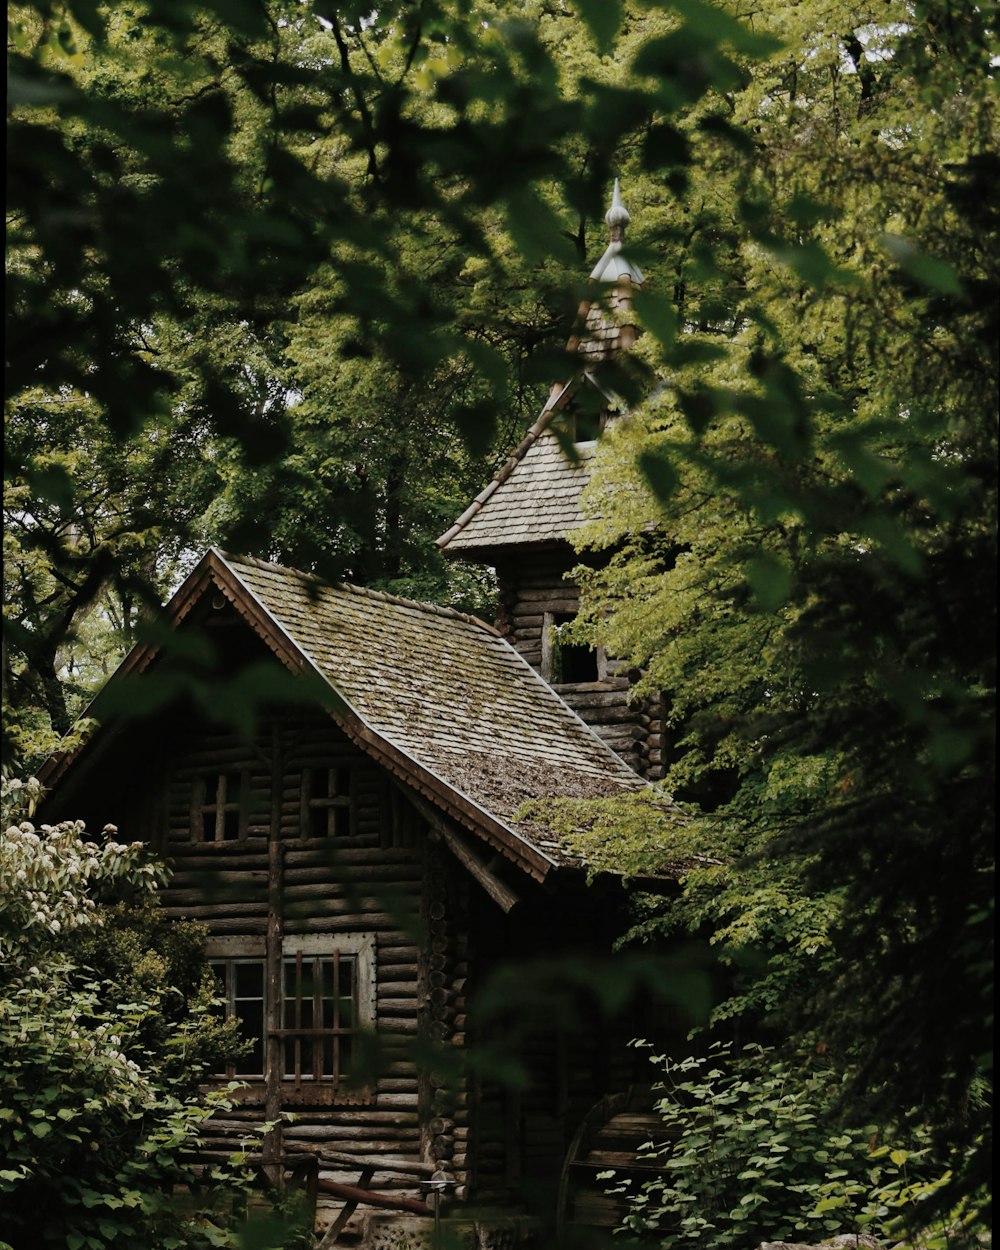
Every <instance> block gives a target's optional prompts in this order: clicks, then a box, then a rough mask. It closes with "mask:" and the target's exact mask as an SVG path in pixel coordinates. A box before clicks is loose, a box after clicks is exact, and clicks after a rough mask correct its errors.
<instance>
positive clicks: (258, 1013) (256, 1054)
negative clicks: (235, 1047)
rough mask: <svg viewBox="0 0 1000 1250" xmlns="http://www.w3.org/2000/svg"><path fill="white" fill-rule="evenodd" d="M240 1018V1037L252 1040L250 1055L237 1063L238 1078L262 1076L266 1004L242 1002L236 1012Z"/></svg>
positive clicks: (251, 1001) (249, 1001)
mask: <svg viewBox="0 0 1000 1250" xmlns="http://www.w3.org/2000/svg"><path fill="white" fill-rule="evenodd" d="M234 1014H235V1015H237V1016H238V1017H239V1018H240V1022H241V1023H240V1037H241V1038H243V1039H244V1040H252V1042H253V1047H252V1048H251V1050H250V1053H249V1054H248V1055H245V1056H244V1057H243V1058H242V1059H237V1061H236V1075H237V1076H261V1075H262V1074H263V1072H264V1004H263V1002H261V1001H260V1000H259V999H258V1000H257V1001H253V1000H247V1001H244V1002H240V1003H238V1004H237V1006H236V1010H235V1012H234Z"/></svg>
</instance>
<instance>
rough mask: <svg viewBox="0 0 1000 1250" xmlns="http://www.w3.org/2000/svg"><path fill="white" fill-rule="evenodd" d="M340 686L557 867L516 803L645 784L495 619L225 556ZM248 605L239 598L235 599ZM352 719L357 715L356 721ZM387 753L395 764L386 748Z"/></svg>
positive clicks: (555, 847) (364, 712)
mask: <svg viewBox="0 0 1000 1250" xmlns="http://www.w3.org/2000/svg"><path fill="white" fill-rule="evenodd" d="M217 556H218V558H219V559H220V560H221V561H224V563H225V566H226V567H227V568H228V569H229V570H230V571H231V572H232V574H234V575H235V577H236V578H237V579H238V581H239V583H240V585H241V586H242V587H244V588H245V589H246V591H247V592H249V594H250V595H252V596H253V599H254V600H255V601H256V602H257V603H258V604H259V605H260V607H261V608H262V609H263V610H264V612H266V614H267V616H268V617H269V618H270V619H271V620H272V621H273V622H274V623H275V625H277V626H278V628H279V629H280V630H281V632H282V633H283V634H285V635H286V636H287V638H288V639H290V640H291V641H292V642H293V643H294V645H295V646H296V647H297V648H298V649H299V651H300V652H301V654H302V656H303V657H304V658H306V659H307V660H308V662H309V664H310V665H311V666H312V667H314V668H315V670H317V671H318V672H319V673H320V674H321V675H322V676H323V677H324V678H325V679H326V680H327V681H328V682H329V683H330V685H331V686H332V687H333V688H334V690H335V691H336V692H337V694H338V695H339V696H340V697H341V698H342V699H343V700H344V702H345V703H346V705H347V709H348V712H349V713H350V716H353V717H356V718H357V720H358V721H360V722H361V724H362V725H363V726H364V727H365V728H366V729H367V730H368V731H369V732H370V735H373V736H374V738H375V739H377V740H378V743H373V745H378V744H384V745H385V746H388V747H390V748H392V751H391V752H390V753H391V754H392V755H393V757H394V759H395V765H396V766H395V768H394V771H397V772H398V771H400V769H399V766H400V765H401V764H402V765H403V766H404V769H405V760H409V761H411V762H412V763H413V764H414V765H416V766H417V768H418V770H420V772H421V773H426V774H427V775H428V777H429V778H434V779H436V780H437V781H438V782H439V783H440V786H441V789H439V790H438V792H437V794H431V796H430V797H440V796H441V793H442V792H443V790H447V791H450V792H452V794H453V795H456V796H461V798H462V799H464V800H465V801H466V802H465V803H463V804H460V808H461V809H462V810H463V811H466V817H467V820H466V823H468V817H469V815H470V812H469V811H468V810H466V809H467V807H468V805H471V809H473V810H472V812H471V815H472V816H473V818H474V812H475V810H476V809H478V810H479V811H480V812H481V813H482V814H483V815H484V816H488V817H490V818H491V823H494V822H495V823H496V824H497V825H499V826H502V827H506V828H507V829H509V830H510V832H511V833H512V834H514V835H515V836H516V837H517V839H518V840H520V841H526V842H527V843H528V844H529V845H530V846H532V847H534V849H536V850H537V851H539V852H540V853H541V855H542V856H544V857H545V858H546V859H548V860H550V861H551V862H552V863H554V864H565V863H568V862H570V861H571V860H572V857H571V856H569V855H568V853H567V852H566V850H565V848H564V847H563V846H562V845H561V843H560V842H559V841H558V840H556V839H555V838H547V837H545V836H544V834H542V833H540V832H539V830H538V827H537V825H532V832H531V835H530V837H529V836H528V835H527V834H526V832H525V830H526V829H527V826H523V827H521V826H520V825H519V822H518V820H517V816H516V813H517V811H518V809H519V808H520V806H521V804H522V803H524V802H525V801H526V800H528V799H540V798H554V797H579V798H589V797H594V798H597V797H602V796H607V795H612V794H616V793H622V792H626V791H634V790H637V789H640V788H641V787H642V784H643V783H642V782H641V781H640V780H639V778H637V777H636V775H635V774H634V773H633V772H632V770H631V769H630V768H629V767H628V766H627V765H626V764H624V763H623V762H622V761H621V760H620V759H619V757H618V756H617V755H616V754H615V753H614V752H613V751H612V750H611V749H610V748H609V747H607V746H606V745H605V744H604V743H603V742H602V741H601V739H600V738H599V737H598V736H597V735H596V734H595V733H594V732H593V730H592V729H590V727H589V726H588V725H586V724H584V722H583V721H582V720H580V718H579V717H578V716H577V715H576V714H575V713H574V712H573V711H571V709H570V708H569V707H568V706H567V705H566V704H565V703H564V702H563V701H562V700H561V699H560V698H559V696H558V695H557V694H556V693H555V692H554V691H553V690H552V689H551V687H549V686H548V685H547V684H546V683H545V682H544V681H543V680H542V679H541V678H540V677H539V676H538V674H537V673H535V671H534V670H533V669H532V668H531V666H530V665H529V664H528V663H527V662H526V661H525V660H524V659H523V658H522V656H521V655H520V654H519V653H518V652H517V651H516V650H515V649H514V648H513V647H512V646H511V645H510V644H509V643H508V642H507V641H506V640H505V639H504V638H503V637H502V636H501V635H500V634H499V633H498V632H497V631H496V630H495V629H493V627H492V626H490V625H487V624H485V622H483V621H480V620H478V619H477V618H476V617H472V616H466V615H464V614H463V613H460V612H456V611H454V610H452V609H450V608H444V607H440V606H437V605H434V604H426V603H416V602H413V601H411V600H407V599H401V598H397V597H396V596H393V595H388V594H384V593H381V592H378V591H371V590H365V589H362V588H360V587H357V586H349V585H337V586H332V585H328V584H326V583H324V582H322V581H320V580H319V579H317V578H314V577H311V576H309V575H307V574H303V573H299V572H296V571H295V570H293V569H287V568H282V567H280V566H279V565H275V564H266V563H264V562H262V561H258V560H251V559H247V558H245V557H239V556H231V555H225V554H223V553H221V552H219V553H217ZM231 597H232V598H233V600H234V602H235V600H236V596H235V595H233V596H231ZM350 716H349V719H350ZM383 762H388V761H387V760H385V759H383Z"/></svg>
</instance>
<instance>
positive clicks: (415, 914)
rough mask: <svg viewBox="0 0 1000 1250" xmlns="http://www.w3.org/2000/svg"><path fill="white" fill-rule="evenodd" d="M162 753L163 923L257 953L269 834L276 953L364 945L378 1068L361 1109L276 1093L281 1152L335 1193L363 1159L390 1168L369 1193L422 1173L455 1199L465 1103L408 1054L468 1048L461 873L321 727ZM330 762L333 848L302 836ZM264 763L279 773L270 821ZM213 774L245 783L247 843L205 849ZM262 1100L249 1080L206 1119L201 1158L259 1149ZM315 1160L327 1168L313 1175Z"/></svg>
mask: <svg viewBox="0 0 1000 1250" xmlns="http://www.w3.org/2000/svg"><path fill="white" fill-rule="evenodd" d="M171 756H172V762H171V767H170V770H169V771H170V780H169V786H168V790H167V794H168V801H167V803H166V805H165V808H166V810H165V827H163V828H161V829H160V830H159V832H158V837H157V839H156V840H157V841H158V842H159V844H160V846H161V849H162V851H163V852H164V853H165V854H166V855H167V856H168V857H169V859H170V861H171V863H172V865H173V869H174V871H173V876H172V878H171V881H170V883H169V885H168V886H167V887H166V888H165V889H164V891H163V894H162V904H163V907H164V909H165V911H166V912H167V914H168V915H170V916H174V917H178V918H180V917H184V918H189V919H195V920H198V921H200V922H202V923H203V924H205V925H206V926H207V928H208V930H209V933H210V944H211V941H212V939H216V940H218V939H228V940H229V942H230V945H231V944H232V942H233V940H235V939H239V938H246V939H249V940H255V941H256V942H257V944H258V949H261V950H262V949H263V944H264V939H265V935H266V934H267V932H268V924H269V915H270V919H271V921H272V926H271V929H272V935H273V933H274V931H275V924H274V921H275V917H274V915H273V908H272V909H271V911H270V912H269V902H268V886H269V873H268V848H269V831H271V840H273V838H274V837H276V838H277V841H278V844H279V846H280V848H281V852H280V858H281V861H282V881H281V888H280V893H279V895H278V897H279V899H280V902H279V906H280V913H281V914H280V917H279V918H277V919H278V922H279V925H280V931H281V933H282V935H283V937H284V939H285V940H286V942H287V939H288V938H294V937H295V936H296V935H299V934H301V935H310V934H317V933H323V934H326V933H329V934H331V935H334V936H335V935H337V934H338V933H344V934H346V933H352V934H353V933H365V934H372V935H374V942H375V1019H374V1027H375V1032H376V1035H377V1037H378V1041H379V1044H380V1046H381V1048H382V1054H383V1061H384V1066H382V1067H381V1068H380V1071H379V1075H378V1077H377V1080H376V1081H375V1082H374V1084H373V1085H372V1086H371V1088H370V1089H369V1090H368V1091H367V1093H366V1094H365V1095H364V1096H359V1095H358V1094H357V1093H355V1094H353V1095H350V1094H349V1095H347V1096H345V1097H342V1098H341V1097H338V1098H336V1099H335V1100H334V1101H333V1102H332V1103H331V1105H325V1106H324V1105H310V1102H309V1101H307V1100H306V1098H305V1097H304V1096H303V1095H301V1094H300V1095H298V1096H297V1098H296V1099H295V1101H294V1104H293V1105H290V1104H288V1094H287V1092H285V1093H284V1094H283V1096H282V1103H281V1105H282V1107H283V1109H285V1110H289V1111H291V1112H292V1114H293V1116H294V1118H293V1120H292V1121H291V1122H290V1123H287V1124H286V1125H285V1126H284V1128H283V1129H282V1143H281V1144H282V1150H283V1151H284V1153H285V1154H288V1153H294V1152H310V1153H314V1154H317V1155H319V1156H320V1160H321V1171H320V1175H321V1177H323V1178H325V1179H328V1180H334V1181H338V1182H340V1183H343V1184H356V1183H357V1181H358V1178H359V1175H360V1172H361V1163H360V1161H361V1160H363V1159H368V1158H370V1157H372V1156H373V1155H376V1156H380V1157H381V1156H385V1158H386V1162H387V1166H386V1167H385V1168H383V1169H380V1170H379V1172H377V1173H376V1175H375V1177H374V1179H373V1180H372V1181H371V1183H370V1185H369V1186H368V1188H370V1189H372V1190H375V1191H378V1190H380V1189H384V1190H385V1191H386V1192H390V1193H399V1194H403V1195H406V1196H418V1195H419V1190H418V1189H417V1178H418V1177H419V1176H420V1175H421V1174H424V1173H426V1174H427V1175H430V1174H431V1173H432V1172H436V1173H439V1174H440V1175H441V1176H442V1177H446V1178H447V1179H449V1180H452V1181H453V1182H454V1183H455V1184H456V1185H457V1186H459V1187H464V1186H465V1185H466V1183H467V1176H466V1162H467V1143H468V1134H469V1125H468V1108H467V1099H466V1097H465V1094H464V1091H462V1090H455V1089H451V1088H449V1087H448V1084H447V1082H445V1081H444V1080H443V1078H441V1079H438V1078H435V1077H428V1076H427V1075H426V1074H421V1073H420V1072H418V1069H417V1066H416V1063H415V1061H414V1056H413V1054H412V1053H411V1050H410V1045H409V1044H410V1043H411V1042H412V1041H413V1039H414V1038H415V1037H416V1036H417V1034H418V1031H422V1032H424V1033H426V1034H429V1035H430V1036H432V1037H433V1038H435V1039H436V1040H438V1041H441V1042H444V1043H445V1044H448V1045H450V1044H452V1043H457V1044H461V1042H462V1041H463V1040H464V1019H465V997H464V985H465V979H466V974H467V963H466V951H465V949H464V940H463V938H462V934H461V932H460V931H457V930H456V926H455V924H454V920H453V918H452V916H451V915H450V911H449V902H448V889H449V886H448V881H449V880H450V879H452V878H455V877H457V876H458V877H460V876H461V870H460V869H457V866H456V865H455V864H454V863H453V862H452V859H451V857H450V856H449V855H448V853H447V851H446V850H445V849H443V848H440V847H432V846H430V844H429V843H428V841H427V839H426V838H425V837H423V836H422V835H421V830H422V822H421V820H420V819H419V818H418V817H416V816H415V814H414V812H413V810H412V809H410V808H409V806H408V804H407V803H406V801H405V799H402V797H401V796H400V795H399V793H398V791H397V790H396V789H395V787H392V786H390V784H389V782H388V779H387V778H386V777H385V776H384V775H383V774H382V773H381V772H380V770H379V769H378V767H377V766H376V765H375V764H374V763H372V762H371V761H370V760H369V759H368V757H367V756H364V755H363V754H362V753H361V752H360V751H359V750H358V749H357V748H355V747H354V746H353V745H352V744H351V743H350V742H349V741H348V739H347V738H346V737H345V736H344V735H343V734H342V733H341V732H340V731H339V729H338V728H337V727H336V726H335V725H334V724H333V722H332V721H331V720H330V719H329V718H325V717H322V716H320V715H315V716H312V715H309V714H308V713H304V712H303V713H298V712H297V713H295V715H294V716H291V715H289V716H275V717H274V718H273V719H272V720H271V722H270V723H269V724H267V725H266V726H264V728H263V729H262V731H261V732H260V733H259V734H258V736H257V738H256V739H255V741H254V742H253V743H252V744H249V745H247V744H241V743H240V742H238V741H237V740H236V739H235V737H233V736H232V735H228V734H225V733H213V732H208V731H206V732H203V733H198V734H195V735H193V736H189V737H187V738H184V739H181V738H178V739H177V740H175V741H174V743H173V745H172V751H171ZM334 764H335V765H336V766H337V767H342V766H344V765H347V766H349V767H350V770H351V775H352V777H353V781H352V785H353V804H354V815H353V820H352V824H351V827H350V831H349V832H347V833H341V834H338V835H337V836H336V837H320V836H315V835H313V834H310V831H309V829H308V828H305V829H304V828H303V824H304V823H306V824H308V821H307V819H306V817H307V811H306V810H304V808H303V801H302V794H303V784H302V783H303V771H304V770H305V769H321V770H322V769H327V768H329V767H331V766H333V765H334ZM272 766H274V767H276V768H277V769H278V770H279V771H278V777H277V784H276V785H275V786H274V790H273V793H274V795H275V796H277V797H279V798H280V810H279V811H278V812H277V813H276V814H272V807H273V803H272ZM220 771H225V772H226V773H227V774H229V775H237V774H239V775H240V776H242V777H244V778H245V781H244V783H243V791H242V792H243V800H244V806H245V811H244V816H243V836H242V837H239V838H234V839H233V840H227V841H221V842H213V841H199V840H198V838H199V833H198V829H197V828H195V830H194V831H193V829H192V825H193V824H195V825H196V824H197V813H196V812H195V811H194V809H193V807H192V794H193V793H197V787H198V784H199V778H205V777H208V778H212V777H214V776H215V775H216V774H217V773H218V772H220ZM203 788H204V787H203ZM273 901H274V892H273V890H272V903H273ZM421 932H422V934H423V936H418V934H420V933H421ZM272 940H273V938H272ZM210 949H211V945H210ZM287 1086H288V1083H287V1082H282V1089H283V1090H286V1091H287ZM264 1102H265V1099H264V1093H263V1083H262V1082H251V1083H250V1088H249V1089H248V1090H247V1091H246V1092H245V1093H244V1094H243V1095H241V1096H239V1097H238V1101H237V1103H236V1105H235V1107H234V1109H233V1110H232V1111H231V1112H228V1113H226V1114H224V1115H219V1116H217V1117H216V1118H215V1119H214V1120H213V1121H212V1123H211V1126H210V1130H211V1142H210V1143H209V1145H210V1148H211V1149H212V1150H225V1151H231V1150H235V1149H239V1148H240V1147H241V1146H244V1145H245V1144H246V1143H247V1142H248V1141H251V1142H252V1143H253V1147H252V1148H253V1149H256V1150H259V1148H260V1144H259V1137H258V1138H253V1136H252V1134H253V1130H254V1127H255V1126H256V1125H259V1124H261V1123H262V1121H263V1118H264ZM324 1154H325V1155H327V1156H330V1155H336V1156H337V1160H336V1161H335V1162H332V1161H329V1160H328V1161H327V1162H323V1156H324ZM355 1157H356V1158H357V1159H358V1160H359V1165H358V1167H356V1168H355V1167H353V1166H351V1164H350V1160H351V1159H352V1158H355Z"/></svg>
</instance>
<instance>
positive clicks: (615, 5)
mask: <svg viewBox="0 0 1000 1250" xmlns="http://www.w3.org/2000/svg"><path fill="white" fill-rule="evenodd" d="M576 9H577V12H578V13H579V14H580V16H581V17H582V18H583V21H584V24H585V25H586V27H587V29H588V30H589V31H590V33H591V36H592V37H593V40H594V43H595V44H596V45H597V50H598V52H600V53H601V55H602V56H603V55H605V54H607V53H608V52H610V51H611V49H612V48H613V47H614V43H615V36H616V35H617V34H618V30H619V27H620V26H621V24H622V16H623V13H624V5H623V4H622V0H576Z"/></svg>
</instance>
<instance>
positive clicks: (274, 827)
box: [261, 719, 284, 1188]
mask: <svg viewBox="0 0 1000 1250" xmlns="http://www.w3.org/2000/svg"><path fill="white" fill-rule="evenodd" d="M271 745H272V750H271V823H270V828H269V830H268V844H267V937H266V946H265V952H266V960H267V971H266V981H267V984H266V987H265V991H264V993H265V1013H264V1015H265V1018H264V1030H265V1039H266V1046H265V1060H264V1118H265V1120H267V1121H268V1122H269V1123H274V1122H275V1121H277V1123H275V1127H274V1128H272V1129H271V1130H270V1132H268V1133H267V1134H265V1136H264V1141H263V1143H262V1147H261V1151H262V1154H263V1158H264V1164H265V1168H266V1170H267V1176H268V1179H269V1181H270V1182H271V1184H272V1185H273V1186H274V1187H275V1188H277V1187H278V1186H279V1185H280V1184H281V1172H282V1167H281V1155H282V1147H283V1134H282V1126H281V1121H280V1116H281V1071H282V1066H283V1062H284V1055H283V1053H282V1052H283V1046H284V1043H283V1040H282V1037H281V1035H280V1033H279V1030H280V1028H281V1023H282V1022H281V1019H280V1018H279V1011H280V1004H281V940H282V936H283V925H282V903H281V895H282V890H283V886H284V855H283V852H284V847H283V846H282V844H281V798H282V758H281V756H282V752H281V723H280V721H278V720H277V719H276V720H275V721H274V724H273V727H272V730H271Z"/></svg>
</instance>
